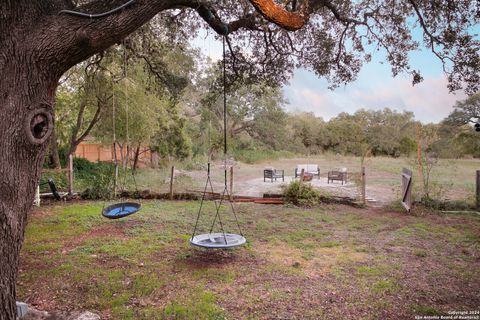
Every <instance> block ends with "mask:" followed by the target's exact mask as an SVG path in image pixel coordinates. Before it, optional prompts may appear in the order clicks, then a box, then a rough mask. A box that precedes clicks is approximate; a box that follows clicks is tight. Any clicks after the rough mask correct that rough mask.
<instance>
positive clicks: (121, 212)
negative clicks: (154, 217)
mask: <svg viewBox="0 0 480 320" xmlns="http://www.w3.org/2000/svg"><path fill="white" fill-rule="evenodd" d="M141 207H142V206H141V205H140V203H135V202H122V203H115V204H112V205H111V206H108V207H106V208H104V209H103V210H102V216H104V217H105V218H108V219H120V218H123V217H126V216H129V215H131V214H134V213H136V212H137V211H139V210H140V208H141Z"/></svg>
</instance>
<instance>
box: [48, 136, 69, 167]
mask: <svg viewBox="0 0 480 320" xmlns="http://www.w3.org/2000/svg"><path fill="white" fill-rule="evenodd" d="M67 159H68V155H67ZM50 161H51V164H52V167H53V168H54V169H61V168H62V165H61V164H60V156H59V155H58V143H57V135H56V133H55V128H54V129H53V132H52V137H51V138H50Z"/></svg>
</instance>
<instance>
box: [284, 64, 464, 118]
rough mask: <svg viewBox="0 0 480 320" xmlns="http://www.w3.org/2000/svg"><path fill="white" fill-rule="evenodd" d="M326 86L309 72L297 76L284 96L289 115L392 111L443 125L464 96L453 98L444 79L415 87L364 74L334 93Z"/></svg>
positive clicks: (400, 80) (432, 79)
mask: <svg viewBox="0 0 480 320" xmlns="http://www.w3.org/2000/svg"><path fill="white" fill-rule="evenodd" d="M326 88H327V85H326V82H325V81H324V80H321V79H317V78H316V77H315V76H314V75H312V74H309V73H308V72H306V71H301V72H297V73H296V74H295V77H294V79H293V80H292V82H291V84H290V86H288V87H286V88H285V89H284V93H285V95H286V97H287V99H288V100H289V102H290V105H289V106H288V107H287V110H288V111H295V110H296V111H308V112H313V113H315V115H316V116H319V117H323V118H324V119H326V120H328V119H330V118H332V117H335V116H336V115H338V114H339V113H340V112H348V113H354V112H355V111H357V110H359V109H362V108H363V109H367V110H380V109H383V108H387V107H388V108H390V109H393V110H397V111H399V112H402V111H412V112H414V113H415V118H416V119H417V120H420V121H422V122H424V123H428V122H439V121H441V120H442V119H443V118H445V117H446V116H447V115H448V114H449V113H450V112H451V111H452V106H453V105H454V104H455V102H456V101H457V100H463V99H465V98H466V95H465V94H464V93H462V92H458V93H457V94H455V95H454V94H451V93H449V92H448V89H447V80H446V78H445V77H444V76H443V75H437V76H436V77H435V76H434V77H430V78H425V80H424V81H423V82H422V83H420V84H417V85H415V86H412V84H411V79H409V78H407V77H406V76H403V77H401V76H399V77H397V78H391V77H389V76H385V75H378V76H377V75H376V74H369V75H366V74H362V75H360V76H359V79H358V80H357V81H355V82H354V83H352V84H349V85H347V86H345V87H343V88H338V89H336V90H334V91H330V90H328V89H326Z"/></svg>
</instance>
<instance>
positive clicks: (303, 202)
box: [283, 181, 322, 207]
mask: <svg viewBox="0 0 480 320" xmlns="http://www.w3.org/2000/svg"><path fill="white" fill-rule="evenodd" d="M283 196H284V197H285V201H286V202H289V203H293V204H294V205H299V206H306V207H312V206H314V205H317V204H318V203H319V202H320V199H321V197H322V194H321V193H320V192H319V191H318V190H316V189H314V188H313V187H312V185H311V184H309V183H303V184H300V181H292V182H290V184H289V185H287V186H284V187H283Z"/></svg>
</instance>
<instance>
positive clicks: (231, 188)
mask: <svg viewBox="0 0 480 320" xmlns="http://www.w3.org/2000/svg"><path fill="white" fill-rule="evenodd" d="M230 200H231V201H233V166H231V167H230Z"/></svg>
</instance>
